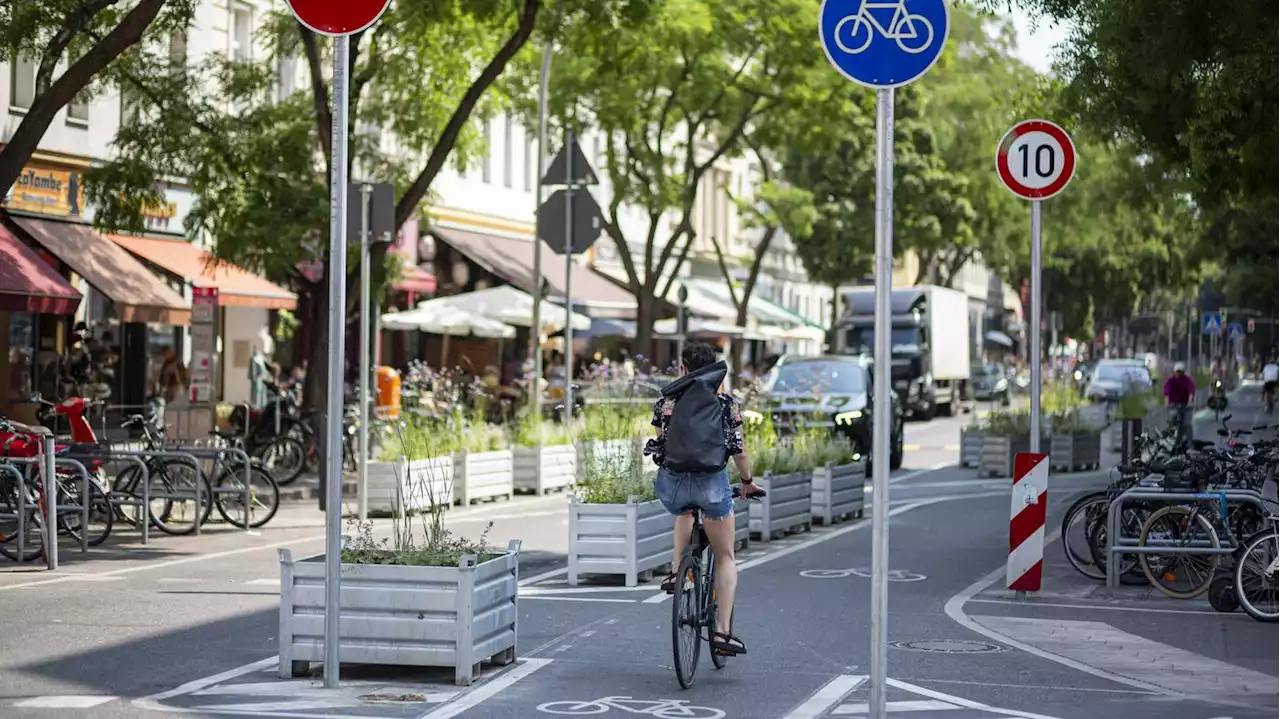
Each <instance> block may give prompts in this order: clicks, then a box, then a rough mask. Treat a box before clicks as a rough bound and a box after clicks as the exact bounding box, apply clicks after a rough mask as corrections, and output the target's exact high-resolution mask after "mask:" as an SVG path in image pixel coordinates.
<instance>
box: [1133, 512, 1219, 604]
mask: <svg viewBox="0 0 1280 719" xmlns="http://www.w3.org/2000/svg"><path fill="white" fill-rule="evenodd" d="M1151 540H1163V541H1167V542H1170V545H1169V546H1173V547H1193V546H1204V547H1205V548H1208V549H1217V548H1218V547H1219V544H1218V533H1217V532H1216V531H1215V530H1214V529H1213V525H1212V524H1210V523H1209V520H1208V519H1205V518H1204V517H1203V516H1202V515H1200V514H1199V513H1197V512H1196V511H1195V510H1193V509H1192V508H1190V507H1173V506H1171V507H1161V508H1160V509H1157V510H1156V511H1155V512H1154V513H1152V515H1151V517H1149V518H1148V519H1147V521H1146V523H1145V524H1143V525H1142V533H1141V534H1140V535H1139V536H1138V545H1139V546H1142V547H1145V546H1148V545H1147V542H1148V541H1151ZM1201 543H1203V544H1201ZM1138 563H1139V564H1140V565H1141V566H1142V573H1143V574H1145V575H1147V579H1148V580H1149V581H1150V582H1151V584H1152V586H1154V587H1155V588H1156V589H1159V590H1160V592H1161V593H1163V594H1164V595H1165V596H1167V597H1172V598H1174V599H1195V598H1196V597H1198V596H1200V595H1201V594H1204V593H1205V592H1207V591H1209V585H1210V584H1212V583H1213V572H1214V570H1215V569H1217V568H1218V555H1216V554H1209V555H1199V556H1197V555H1194V554H1140V555H1138Z"/></svg>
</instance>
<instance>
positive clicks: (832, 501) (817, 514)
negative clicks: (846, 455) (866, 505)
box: [810, 460, 867, 525]
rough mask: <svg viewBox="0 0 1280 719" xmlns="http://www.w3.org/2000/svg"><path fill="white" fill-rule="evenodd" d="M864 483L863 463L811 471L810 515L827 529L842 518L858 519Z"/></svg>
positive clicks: (865, 473)
mask: <svg viewBox="0 0 1280 719" xmlns="http://www.w3.org/2000/svg"><path fill="white" fill-rule="evenodd" d="M866 482H867V466H866V462H865V460H858V461H857V462H851V463H849V464H842V465H839V466H833V465H830V464H828V465H827V466H825V467H819V468H817V469H815V470H813V490H812V495H811V500H812V501H811V503H810V508H811V514H812V516H813V518H814V519H816V520H820V521H821V522H822V523H823V524H824V525H829V524H831V523H832V522H835V521H836V520H839V519H844V518H846V517H852V516H857V517H861V516H862V508H863V502H864V500H865V490H866Z"/></svg>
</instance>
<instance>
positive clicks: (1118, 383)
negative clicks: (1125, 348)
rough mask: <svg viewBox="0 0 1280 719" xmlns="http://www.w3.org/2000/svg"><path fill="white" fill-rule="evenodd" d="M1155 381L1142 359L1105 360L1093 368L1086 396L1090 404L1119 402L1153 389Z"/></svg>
mask: <svg viewBox="0 0 1280 719" xmlns="http://www.w3.org/2000/svg"><path fill="white" fill-rule="evenodd" d="M1153 382H1154V380H1153V379H1152V377H1151V370H1149V369H1147V364H1146V363H1145V362H1143V361H1142V360H1140V359H1104V360H1100V361H1099V362H1098V364H1097V365H1096V366H1095V367H1094V368H1093V373H1092V375H1091V376H1090V378H1089V386H1088V388H1087V389H1085V393H1084V396H1085V398H1086V399H1088V400H1089V401H1090V402H1119V401H1120V400H1121V399H1123V398H1125V397H1128V396H1129V395H1132V394H1138V393H1141V392H1146V391H1148V390H1150V389H1151V385H1152V384H1153Z"/></svg>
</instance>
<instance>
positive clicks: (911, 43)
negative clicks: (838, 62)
mask: <svg viewBox="0 0 1280 719" xmlns="http://www.w3.org/2000/svg"><path fill="white" fill-rule="evenodd" d="M872 10H893V18H892V19H891V20H889V24H888V27H886V26H885V24H884V23H883V22H881V21H880V19H879V18H877V17H876V15H875V14H873V13H872V12H871V11H872ZM850 24H852V27H849V28H848V35H847V37H848V38H849V39H850V40H851V41H852V43H851V44H850V43H846V42H845V37H846V35H845V34H844V33H845V31H846V26H847V25H850ZM864 31H865V32H864ZM876 31H879V33H880V35H881V36H882V37H884V38H885V39H886V40H893V41H895V42H896V43H898V47H900V48H902V51H903V52H906V53H910V54H912V55H917V54H919V53H922V52H924V51H925V50H927V49H929V46H931V45H933V23H931V22H929V19H928V18H926V17H925V16H923V15H914V14H912V13H909V12H907V3H906V0H897V2H873V1H872V0H863V3H862V6H861V7H860V8H859V9H858V12H857V14H855V15H849V16H847V17H845V18H844V19H842V20H841V21H840V22H839V23H837V24H836V32H835V40H836V46H837V47H839V48H840V49H841V50H842V51H844V52H846V53H848V54H850V55H857V54H859V53H861V52H864V51H866V49H867V48H869V47H871V41H872V40H874V39H875V35H876Z"/></svg>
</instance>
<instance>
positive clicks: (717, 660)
mask: <svg viewBox="0 0 1280 719" xmlns="http://www.w3.org/2000/svg"><path fill="white" fill-rule="evenodd" d="M741 496H742V488H741V487H740V486H737V485H735V486H734V488H733V497H734V499H737V498H739V497H741ZM764 496H765V491H764V490H760V492H759V493H758V494H753V495H751V496H750V497H748V499H761V498H762V497H764ZM685 511H689V512H692V513H693V534H692V536H691V537H690V539H689V546H687V547H685V550H684V554H683V555H682V556H681V558H680V569H679V571H677V572H676V573H675V578H674V582H675V583H674V585H673V587H672V589H673V592H672V593H673V594H674V595H675V596H674V597H673V598H672V602H671V645H672V647H671V648H672V653H673V655H674V657H675V667H676V678H677V679H679V680H680V686H681V687H682V688H684V689H688V688H689V687H690V686H692V685H693V675H694V672H696V671H697V669H698V656H699V655H700V654H701V653H702V642H704V641H705V642H707V643H708V644H710V643H711V641H712V639H713V638H714V637H715V635H716V592H715V579H716V558H715V554H714V553H711V552H708V551H707V550H708V549H709V548H710V547H711V541H710V540H709V539H708V538H707V532H706V530H704V529H703V527H702V510H701V509H699V508H698V507H686V508H685ZM704 555H705V556H706V570H705V571H704V570H703V559H702V558H703V556H704ZM729 616H730V623H732V617H733V614H732V613H730V615H729ZM704 629H705V630H706V633H705V634H704V633H703V630H704ZM729 656H730V655H729V654H728V653H722V652H717V651H715V650H711V663H712V664H713V665H715V668H716V669H723V668H724V665H725V663H726V662H727V661H729Z"/></svg>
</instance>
